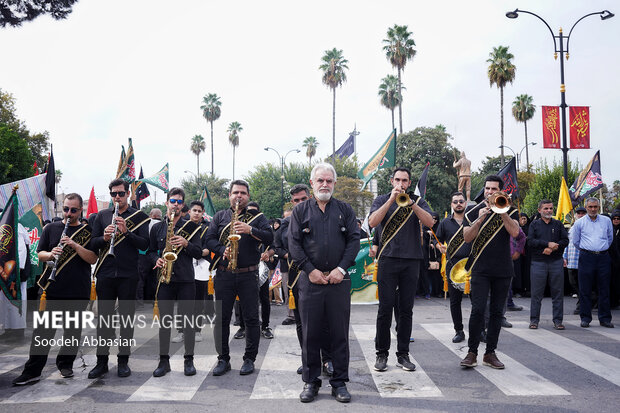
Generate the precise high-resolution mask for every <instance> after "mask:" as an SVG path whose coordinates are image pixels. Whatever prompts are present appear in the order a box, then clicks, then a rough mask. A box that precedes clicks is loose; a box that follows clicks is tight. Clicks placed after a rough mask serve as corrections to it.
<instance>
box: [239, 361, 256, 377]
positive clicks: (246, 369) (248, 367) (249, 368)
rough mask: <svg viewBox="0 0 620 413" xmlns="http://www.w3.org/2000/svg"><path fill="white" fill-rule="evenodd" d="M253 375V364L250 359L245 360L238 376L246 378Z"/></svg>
mask: <svg viewBox="0 0 620 413" xmlns="http://www.w3.org/2000/svg"><path fill="white" fill-rule="evenodd" d="M252 373H254V362H253V361H252V360H250V359H245V360H244V361H243V366H241V369H240V370H239V374H240V375H242V376H247V375H248V374H252Z"/></svg>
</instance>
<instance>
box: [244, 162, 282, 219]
mask: <svg viewBox="0 0 620 413" xmlns="http://www.w3.org/2000/svg"><path fill="white" fill-rule="evenodd" d="M284 176H285V177H286V168H285V172H284ZM246 180H247V182H248V183H249V184H250V199H251V200H252V201H255V202H257V203H258V205H259V206H260V209H261V212H263V213H264V214H265V216H266V217H267V218H278V217H280V212H281V207H282V204H281V195H280V192H281V190H282V188H281V185H282V183H281V170H280V165H276V164H275V163H267V164H261V165H258V166H257V167H256V168H254V170H253V171H251V172H250V173H249V175H248V176H247V177H246ZM289 198H290V196H289V194H288V191H287V188H285V189H284V202H286V201H287V200H288V199H289Z"/></svg>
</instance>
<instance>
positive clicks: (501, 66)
mask: <svg viewBox="0 0 620 413" xmlns="http://www.w3.org/2000/svg"><path fill="white" fill-rule="evenodd" d="M513 58H514V56H513V55H512V53H509V52H508V46H498V47H494V48H493V51H492V52H491V53H489V58H488V59H487V63H489V68H488V70H487V75H488V76H489V85H490V86H491V87H493V85H496V86H497V87H498V88H499V100H500V103H499V111H500V120H501V131H500V136H501V149H502V152H501V161H502V167H503V166H504V163H505V159H504V86H506V84H507V83H509V82H510V83H512V81H513V80H514V78H515V71H516V69H517V68H516V67H515V65H513V64H512V62H511V59H513Z"/></svg>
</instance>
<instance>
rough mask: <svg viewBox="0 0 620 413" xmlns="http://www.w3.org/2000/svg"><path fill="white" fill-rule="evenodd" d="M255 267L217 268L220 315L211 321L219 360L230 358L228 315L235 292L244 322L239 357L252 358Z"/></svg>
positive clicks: (254, 351) (255, 329)
mask: <svg viewBox="0 0 620 413" xmlns="http://www.w3.org/2000/svg"><path fill="white" fill-rule="evenodd" d="M257 276H258V273H257V271H250V272H243V273H239V274H233V273H231V272H228V271H222V270H217V275H216V277H215V298H216V300H218V301H220V302H221V303H222V316H221V317H220V318H219V320H216V323H215V330H214V334H215V346H216V349H217V353H218V357H217V358H218V359H219V360H226V361H229V360H230V347H229V345H228V336H229V335H230V318H231V316H232V310H233V305H234V304H235V298H236V297H237V296H239V306H240V309H241V310H242V311H243V317H242V319H243V321H244V323H245V354H244V355H243V360H247V359H249V360H252V361H255V360H256V355H257V354H258V342H259V340H260V326H259V321H258V285H257V283H256V277H257Z"/></svg>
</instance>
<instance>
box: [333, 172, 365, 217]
mask: <svg viewBox="0 0 620 413" xmlns="http://www.w3.org/2000/svg"><path fill="white" fill-rule="evenodd" d="M362 184H363V182H362V180H361V179H357V178H351V177H348V176H339V177H338V182H336V186H335V189H334V197H335V198H337V199H339V200H341V201H344V202H346V203H348V204H349V205H351V207H352V208H353V210H354V211H355V215H356V216H358V217H364V216H365V215H366V211H367V210H369V209H370V206H371V205H372V201H373V199H374V196H373V194H372V193H371V192H370V191H368V189H365V190H364V191H361V190H360V188H361V187H362Z"/></svg>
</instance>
